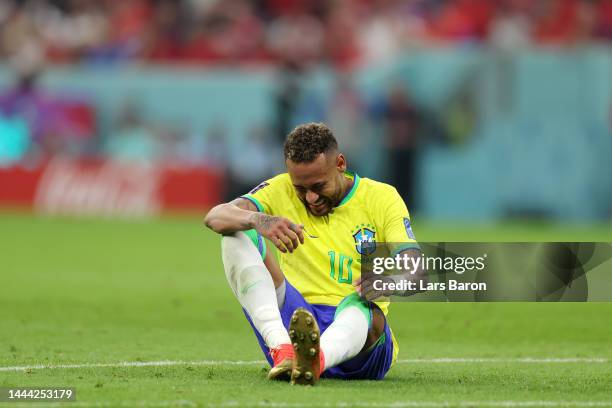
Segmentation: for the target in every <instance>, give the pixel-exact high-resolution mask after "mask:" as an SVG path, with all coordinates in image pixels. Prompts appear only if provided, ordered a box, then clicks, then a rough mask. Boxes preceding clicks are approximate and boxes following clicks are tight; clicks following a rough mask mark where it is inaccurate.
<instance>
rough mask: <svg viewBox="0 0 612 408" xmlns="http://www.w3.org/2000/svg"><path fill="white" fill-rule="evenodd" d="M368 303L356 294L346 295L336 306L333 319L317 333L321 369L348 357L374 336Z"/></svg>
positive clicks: (339, 362)
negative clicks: (322, 358) (319, 338)
mask: <svg viewBox="0 0 612 408" xmlns="http://www.w3.org/2000/svg"><path fill="white" fill-rule="evenodd" d="M372 329H373V325H372V312H371V309H370V306H369V303H368V302H367V301H365V300H363V299H361V298H360V297H359V295H358V294H357V293H354V294H352V295H349V296H347V297H346V298H344V300H343V301H342V302H341V303H340V304H339V305H338V308H337V309H336V314H335V316H334V321H333V323H332V324H330V325H329V327H328V328H327V330H325V332H324V333H323V334H322V335H321V349H322V351H323V356H324V367H323V368H322V370H321V371H324V370H326V369H328V368H330V367H335V366H337V365H338V364H341V363H343V362H345V361H347V360H350V359H351V358H353V357H355V356H356V355H357V354H359V352H361V351H362V350H363V349H364V348H366V347H367V346H368V344H367V341H368V339H369V338H370V339H371V338H373V337H374V336H375V334H374V333H372V332H373V330H372Z"/></svg>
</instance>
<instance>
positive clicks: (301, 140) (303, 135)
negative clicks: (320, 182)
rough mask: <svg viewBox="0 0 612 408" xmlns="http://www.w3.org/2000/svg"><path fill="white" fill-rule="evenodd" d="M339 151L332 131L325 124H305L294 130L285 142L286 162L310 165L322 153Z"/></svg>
mask: <svg viewBox="0 0 612 408" xmlns="http://www.w3.org/2000/svg"><path fill="white" fill-rule="evenodd" d="M336 149H338V142H337V141H336V138H335V137H334V135H333V133H332V131H331V130H330V129H329V128H328V127H327V126H326V125H325V124H323V123H305V124H303V125H300V126H298V127H296V128H295V129H293V130H292V131H291V133H289V136H287V140H286V141H285V147H284V154H285V160H291V161H292V162H294V163H310V162H311V161H313V160H314V159H316V158H317V156H318V155H320V154H321V153H327V152H330V151H332V150H336Z"/></svg>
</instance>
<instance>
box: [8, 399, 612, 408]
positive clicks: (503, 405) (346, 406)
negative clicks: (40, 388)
mask: <svg viewBox="0 0 612 408" xmlns="http://www.w3.org/2000/svg"><path fill="white" fill-rule="evenodd" d="M69 404H70V406H71V407H207V408H234V407H236V408H242V407H252V408H269V407H270V408H307V407H312V406H317V407H320V408H352V407H362V408H386V407H389V408H452V407H460V408H473V407H489V408H565V407H579V408H602V407H612V401H512V400H509V401H380V402H374V401H373V402H368V401H337V402H318V401H317V402H316V403H314V404H313V403H303V402H271V401H265V402H264V401H261V402H244V401H228V402H222V403H218V404H215V403H212V404H206V403H199V402H195V401H189V400H177V401H121V402H117V401H113V402H110V401H108V402H106V401H92V402H86V401H76V402H70V403H69ZM15 406H17V407H18V406H24V407H25V406H26V404H23V405H22V404H20V403H17V404H15ZM28 406H29V404H28ZM48 406H54V407H55V406H60V405H59V404H56V403H52V404H49V405H48Z"/></svg>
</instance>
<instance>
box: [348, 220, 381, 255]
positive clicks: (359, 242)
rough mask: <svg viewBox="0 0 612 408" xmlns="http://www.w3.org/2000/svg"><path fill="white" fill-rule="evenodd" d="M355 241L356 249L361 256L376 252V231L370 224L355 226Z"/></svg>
mask: <svg viewBox="0 0 612 408" xmlns="http://www.w3.org/2000/svg"><path fill="white" fill-rule="evenodd" d="M355 230H356V231H355V233H353V239H354V240H355V249H356V250H357V252H359V253H360V254H361V255H371V254H372V253H374V251H375V250H376V230H375V228H374V227H373V226H372V225H370V224H361V225H357V226H355Z"/></svg>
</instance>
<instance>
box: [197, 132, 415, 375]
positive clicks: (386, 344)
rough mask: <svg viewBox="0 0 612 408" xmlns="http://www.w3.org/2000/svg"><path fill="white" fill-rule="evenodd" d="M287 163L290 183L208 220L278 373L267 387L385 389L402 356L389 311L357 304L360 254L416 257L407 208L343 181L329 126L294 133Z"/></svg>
mask: <svg viewBox="0 0 612 408" xmlns="http://www.w3.org/2000/svg"><path fill="white" fill-rule="evenodd" d="M284 156H285V164H286V167H287V173H284V174H280V175H278V176H276V177H273V178H271V179H269V180H267V181H264V182H263V183H261V184H260V185H258V186H257V187H255V188H254V189H253V190H251V191H250V192H249V193H248V194H245V195H243V196H242V197H240V198H238V199H236V200H234V201H232V202H230V203H226V204H220V205H218V206H216V207H214V208H213V209H212V210H211V211H210V212H209V213H208V215H207V216H206V218H205V224H206V225H207V226H208V227H209V228H211V229H212V230H213V231H215V232H217V233H219V234H222V235H223V238H222V245H221V247H222V258H223V263H224V267H225V273H226V276H227V279H228V281H229V284H230V286H231V288H232V290H233V292H234V294H235V296H236V297H237V299H238V301H239V303H240V304H241V306H242V308H243V309H244V312H245V314H246V316H247V319H248V320H249V322H250V323H251V325H252V326H253V329H254V330H255V334H256V336H257V339H258V340H259V343H260V345H261V347H262V350H263V351H264V353H265V354H266V358H267V359H268V362H269V363H270V364H271V366H272V369H271V370H270V372H269V375H268V378H270V379H283V380H290V381H291V383H297V384H314V383H315V382H316V381H317V380H318V379H319V377H320V376H322V377H328V378H343V379H382V378H383V377H384V376H385V374H386V373H387V371H388V370H389V368H390V367H391V364H392V362H393V361H394V360H395V359H396V357H397V353H398V346H397V342H396V341H395V338H394V337H393V334H392V332H391V329H390V328H389V325H388V324H387V321H386V317H385V316H386V314H387V309H388V302H372V301H369V300H367V299H366V298H365V297H364V296H361V295H360V294H361V290H362V288H361V280H360V266H361V253H362V252H363V251H364V249H363V247H362V244H363V243H366V242H375V241H378V242H395V243H403V244H402V247H401V248H400V250H401V251H415V250H418V244H417V243H416V241H415V238H414V235H413V233H412V230H411V227H410V219H409V215H408V210H407V208H406V205H405V204H404V202H403V201H402V199H401V197H400V196H399V194H398V193H397V191H396V190H395V188H393V187H392V186H390V185H388V184H384V183H380V182H377V181H374V180H371V179H367V178H361V177H359V176H358V175H357V174H354V173H351V172H349V171H347V165H346V159H345V157H344V155H343V154H342V153H340V152H339V151H338V144H337V142H336V139H335V138H334V136H333V134H332V132H331V130H330V129H329V128H328V127H327V126H325V125H324V124H320V123H308V124H304V125H301V126H298V127H297V128H295V129H294V130H293V131H292V132H291V133H290V134H289V136H288V138H287V140H286V142H285V146H284ZM263 238H266V239H268V240H269V241H270V242H272V243H273V244H274V245H275V246H276V248H278V250H279V263H277V262H276V260H275V257H273V256H272V255H271V253H270V251H267V250H266V245H265V242H266V241H265V240H264V239H263ZM419 253H420V252H419Z"/></svg>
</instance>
